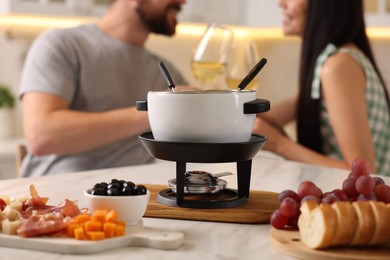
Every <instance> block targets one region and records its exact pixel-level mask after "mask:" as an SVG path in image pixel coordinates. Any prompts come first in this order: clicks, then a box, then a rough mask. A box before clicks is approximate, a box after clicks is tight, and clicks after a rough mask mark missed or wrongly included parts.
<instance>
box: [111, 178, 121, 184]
mask: <svg viewBox="0 0 390 260" xmlns="http://www.w3.org/2000/svg"><path fill="white" fill-rule="evenodd" d="M118 182H119V181H118V179H111V181H110V183H109V184H111V183H118Z"/></svg>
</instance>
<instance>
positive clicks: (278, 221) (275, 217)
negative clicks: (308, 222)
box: [270, 209, 288, 229]
mask: <svg viewBox="0 0 390 260" xmlns="http://www.w3.org/2000/svg"><path fill="white" fill-rule="evenodd" d="M270 222H271V225H272V226H273V227H274V228H277V229H282V228H284V227H285V226H286V225H287V224H288V217H286V216H284V215H283V214H281V213H280V210H279V209H277V210H275V211H274V212H273V213H272V215H271V220H270Z"/></svg>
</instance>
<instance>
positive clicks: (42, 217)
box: [17, 185, 82, 237]
mask: <svg viewBox="0 0 390 260" xmlns="http://www.w3.org/2000/svg"><path fill="white" fill-rule="evenodd" d="M30 194H31V198H30V199H29V200H28V201H27V202H26V204H25V205H24V206H23V210H22V211H20V215H21V216H22V218H23V219H24V220H25V221H24V222H23V224H22V225H21V226H20V227H19V229H18V230H17V232H18V234H19V235H20V236H22V237H35V236H42V235H50V236H56V235H58V234H62V232H63V230H64V229H65V227H66V226H67V225H68V224H69V223H70V222H71V221H72V218H74V217H76V216H78V215H80V214H82V212H81V210H80V209H79V207H78V206H77V203H76V202H73V201H70V200H68V199H64V200H63V201H62V202H61V203H60V204H58V206H52V205H47V201H48V198H43V197H40V196H39V194H38V192H37V190H36V189H35V187H34V185H30Z"/></svg>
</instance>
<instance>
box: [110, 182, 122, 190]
mask: <svg viewBox="0 0 390 260" xmlns="http://www.w3.org/2000/svg"><path fill="white" fill-rule="evenodd" d="M112 188H116V189H121V185H120V184H119V183H117V182H114V183H110V184H108V186H107V190H109V189H112Z"/></svg>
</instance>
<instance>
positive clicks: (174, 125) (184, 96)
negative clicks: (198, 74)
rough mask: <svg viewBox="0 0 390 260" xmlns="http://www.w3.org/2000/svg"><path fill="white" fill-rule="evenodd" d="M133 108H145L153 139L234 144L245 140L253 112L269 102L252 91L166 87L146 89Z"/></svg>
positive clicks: (252, 123) (264, 109)
mask: <svg viewBox="0 0 390 260" xmlns="http://www.w3.org/2000/svg"><path fill="white" fill-rule="evenodd" d="M136 107H137V110H138V111H148V117H149V123H150V126H151V130H152V133H153V137H154V139H155V140H158V141H168V142H183V143H237V142H248V141H249V139H250V137H251V135H252V129H253V125H254V122H255V118H256V114H257V113H262V112H266V111H268V110H269V109H270V102H269V101H268V100H264V99H256V92H255V91H253V90H195V91H194V90H182V91H171V90H167V91H149V92H148V96H147V101H137V105H136Z"/></svg>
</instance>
